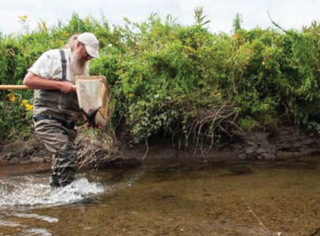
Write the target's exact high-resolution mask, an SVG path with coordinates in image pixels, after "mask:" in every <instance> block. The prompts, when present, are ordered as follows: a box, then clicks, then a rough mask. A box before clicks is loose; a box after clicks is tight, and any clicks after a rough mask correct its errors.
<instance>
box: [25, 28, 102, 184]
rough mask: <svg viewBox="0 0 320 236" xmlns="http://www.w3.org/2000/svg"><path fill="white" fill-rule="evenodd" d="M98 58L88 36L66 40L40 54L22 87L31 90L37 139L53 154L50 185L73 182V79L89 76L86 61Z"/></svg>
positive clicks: (96, 47)
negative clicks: (64, 42) (60, 46)
mask: <svg viewBox="0 0 320 236" xmlns="http://www.w3.org/2000/svg"><path fill="white" fill-rule="evenodd" d="M92 58H99V42H98V40H97V38H96V36H95V35H94V34H92V33H82V34H79V35H74V36H72V37H71V38H70V40H69V42H68V43H67V44H66V46H65V48H64V49H61V50H59V49H53V50H49V51H47V52H45V53H43V54H42V55H41V56H40V57H39V59H38V60H37V61H36V62H35V63H34V64H33V65H32V66H31V68H30V69H29V70H28V73H27V74H26V76H25V78H24V80H23V84H24V85H27V86H28V87H30V88H34V89H35V92H34V125H35V132H36V134H37V136H38V138H39V139H40V140H41V141H43V142H44V145H45V147H46V148H47V149H48V150H49V151H50V152H52V153H53V154H54V155H53V157H54V159H53V164H52V175H51V180H50V185H51V187H52V188H56V187H64V186H66V185H68V184H70V183H71V182H72V181H73V180H74V179H75V173H76V166H77V157H76V149H75V147H74V140H75V138H76V131H75V130H74V126H75V123H76V121H77V120H78V118H79V116H80V114H81V113H80V109H79V105H78V100H77V94H76V89H75V77H76V76H79V75H89V73H88V69H89V61H90V60H91V59H92Z"/></svg>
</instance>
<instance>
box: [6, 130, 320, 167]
mask: <svg viewBox="0 0 320 236" xmlns="http://www.w3.org/2000/svg"><path fill="white" fill-rule="evenodd" d="M76 144H77V149H78V154H79V163H80V166H81V167H94V168H96V167H103V166H105V165H108V164H110V163H118V164H120V165H121V164H125V163H127V164H130V163H135V162H141V161H144V162H148V161H150V162H153V161H157V160H163V159H181V160H182V159H184V160H188V161H190V160H193V161H200V162H209V161H227V160H259V161H260V160H284V159H288V158H293V157H300V156H310V155H312V154H319V153H320V135H319V134H318V133H308V132H306V131H304V130H300V129H298V128H288V127H286V128H282V129H279V130H277V131H273V132H263V131H252V132H248V133H246V134H242V133H237V134H234V137H233V139H232V140H231V141H230V142H229V143H227V144H224V145H222V146H219V147H218V146H216V147H213V148H212V149H209V148H208V147H201V148H199V147H198V148H195V147H194V146H192V145H191V146H190V147H188V148H182V149H181V148H180V149H178V148H176V147H174V146H173V145H172V144H171V143H170V144H168V143H166V142H165V141H163V142H162V141H160V142H159V140H157V141H155V140H150V141H149V143H148V145H145V144H141V145H138V146H135V147H129V146H128V145H123V144H119V143H116V142H114V141H113V143H110V140H109V141H108V142H106V141H105V140H104V138H100V139H99V138H97V137H95V138H92V137H90V136H86V135H80V137H79V139H78V140H77V142H76ZM51 156H52V155H51V154H50V153H49V152H47V151H46V149H45V148H44V146H43V145H42V144H41V143H40V142H39V141H38V140H37V139H36V138H35V137H34V136H32V137H31V138H30V139H29V140H19V141H16V142H13V143H7V144H1V145H0V163H1V164H13V163H28V162H42V163H45V162H51V158H52V157H51Z"/></svg>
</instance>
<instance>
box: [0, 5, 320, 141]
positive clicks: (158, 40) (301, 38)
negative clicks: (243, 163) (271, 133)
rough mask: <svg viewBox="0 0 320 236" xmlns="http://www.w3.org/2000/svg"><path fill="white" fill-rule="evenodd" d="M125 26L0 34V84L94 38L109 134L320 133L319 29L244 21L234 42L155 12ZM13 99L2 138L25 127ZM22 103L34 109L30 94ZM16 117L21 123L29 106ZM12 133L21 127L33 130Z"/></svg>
mask: <svg viewBox="0 0 320 236" xmlns="http://www.w3.org/2000/svg"><path fill="white" fill-rule="evenodd" d="M125 22H126V24H125V26H123V27H120V26H114V27H113V28H111V27H109V25H108V23H107V21H106V20H105V19H103V20H102V21H97V20H95V19H94V18H92V17H86V18H84V19H81V18H80V17H79V16H78V15H76V14H74V15H73V16H72V17H71V20H70V21H69V22H68V23H67V24H63V23H61V22H60V23H58V25H57V26H54V27H52V28H47V27H46V24H45V22H40V23H39V27H38V30H35V31H32V32H30V30H29V29H28V26H27V25H26V27H25V29H26V32H25V33H23V34H20V35H16V36H13V35H9V36H4V35H0V52H1V53H0V66H1V71H0V83H1V84H21V83H22V79H23V76H24V74H25V73H26V70H27V68H28V67H30V66H31V65H32V63H33V62H34V61H35V60H36V59H37V58H38V57H39V56H40V54H41V53H42V52H44V51H46V50H48V49H50V48H57V47H61V46H63V44H64V43H65V42H66V41H67V39H68V38H69V37H70V36H71V35H72V34H74V33H80V32H85V31H90V32H93V33H95V34H96V35H97V37H98V38H99V40H100V44H101V50H100V59H94V60H92V62H91V67H90V73H91V74H97V75H104V76H106V77H107V79H108V83H109V87H110V98H111V102H110V110H111V112H112V119H111V122H110V124H111V126H110V127H112V128H113V129H114V130H122V131H123V129H122V128H123V127H122V126H124V128H125V130H126V134H128V135H129V137H128V139H129V140H131V141H133V142H135V143H138V142H141V141H144V140H147V139H148V138H150V137H152V136H157V135H158V136H159V135H162V136H164V137H171V138H172V139H175V138H176V137H178V138H179V139H180V140H188V139H189V137H193V139H194V140H196V141H197V142H198V141H199V140H200V139H208V140H209V141H212V140H217V137H220V134H222V133H229V132H230V131H231V130H232V129H239V128H242V129H244V130H249V129H251V128H253V127H260V128H266V127H270V126H275V125H279V124H281V123H283V122H290V123H293V124H295V125H301V126H303V127H307V128H310V129H316V130H319V129H320V122H319V121H320V109H319V108H320V107H319V106H320V105H319V104H320V93H319V82H320V81H319V75H320V74H319V71H320V69H319V68H320V63H319V60H320V59H319V58H320V57H319V52H320V48H319V47H320V46H319V45H320V39H319V37H318V35H319V33H320V26H319V24H318V23H316V22H315V23H313V24H312V25H311V26H310V27H305V28H303V30H302V31H299V32H298V31H294V30H290V31H286V32H279V31H278V30H275V29H264V30H262V29H260V28H255V29H252V30H244V29H242V28H241V16H240V15H237V16H236V18H235V21H234V31H233V34H232V35H228V34H224V33H220V34H214V33H211V32H210V31H209V30H208V28H207V27H206V25H207V23H208V21H206V20H205V17H204V15H203V10H202V9H201V8H198V9H196V15H195V23H194V24H193V25H190V26H184V25H181V24H180V23H177V21H176V20H174V19H173V17H172V16H168V17H167V18H165V19H161V18H160V17H158V16H157V15H155V14H153V15H151V16H150V17H149V18H148V19H147V20H146V21H145V22H141V23H134V22H130V21H129V20H128V19H125ZM7 95H8V92H1V96H2V97H6V99H4V100H3V101H2V102H1V106H2V108H3V109H2V111H1V113H2V117H1V120H0V127H1V130H2V132H3V133H2V134H3V135H2V138H6V137H7V136H8V135H9V133H10V132H11V131H9V130H10V129H8V128H7V127H12V125H13V124H15V123H14V122H20V121H19V119H17V118H14V119H13V118H10V117H16V116H15V115H14V114H15V113H14V112H16V111H15V110H19V109H20V110H21V109H22V108H21V107H19V109H18V108H17V107H12V106H13V104H12V103H11V102H9V101H8V99H7V98H8V97H7ZM19 96H22V97H23V98H24V99H27V100H29V102H31V92H30V91H29V92H20V93H19ZM4 108H5V109H6V111H4ZM9 108H10V109H9ZM17 114H18V113H17ZM19 114H22V117H24V115H23V114H24V111H23V109H22V110H21V111H20V113H19ZM25 117H26V118H23V119H28V118H27V116H25ZM23 119H22V120H23ZM10 125H11V126H10ZM13 126H14V127H16V129H18V130H23V129H25V128H26V127H27V126H29V123H25V124H24V126H23V125H22V126H19V125H13ZM118 128H121V129H118ZM11 133H12V132H11Z"/></svg>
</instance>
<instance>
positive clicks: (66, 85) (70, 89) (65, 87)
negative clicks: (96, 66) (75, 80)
mask: <svg viewBox="0 0 320 236" xmlns="http://www.w3.org/2000/svg"><path fill="white" fill-rule="evenodd" d="M59 90H60V91H61V92H63V93H74V92H76V91H77V90H76V86H75V85H73V84H72V83H71V82H69V81H61V82H60V81H59Z"/></svg>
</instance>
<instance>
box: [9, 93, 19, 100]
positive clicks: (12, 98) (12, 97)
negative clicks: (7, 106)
mask: <svg viewBox="0 0 320 236" xmlns="http://www.w3.org/2000/svg"><path fill="white" fill-rule="evenodd" d="M7 97H8V98H9V100H10V102H15V101H17V98H16V96H15V95H14V93H9V94H8V95H7Z"/></svg>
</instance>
